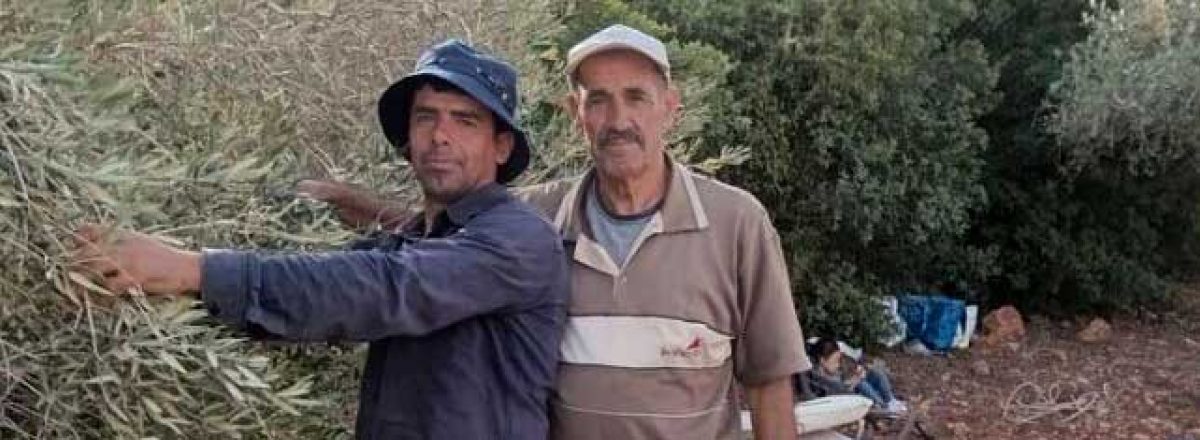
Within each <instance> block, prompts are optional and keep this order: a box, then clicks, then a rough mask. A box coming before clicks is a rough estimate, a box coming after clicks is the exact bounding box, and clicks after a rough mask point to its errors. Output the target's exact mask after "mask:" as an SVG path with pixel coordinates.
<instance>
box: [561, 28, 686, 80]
mask: <svg viewBox="0 0 1200 440" xmlns="http://www.w3.org/2000/svg"><path fill="white" fill-rule="evenodd" d="M614 49H629V50H632V51H635V52H637V53H640V54H642V55H645V56H646V58H649V59H650V61H653V62H654V64H656V65H658V67H659V69H660V70H662V74H663V78H664V79H666V80H667V82H670V81H671V63H670V62H669V61H668V60H667V47H666V46H664V45H663V43H662V41H659V40H658V39H657V38H654V37H652V36H650V35H648V34H646V33H645V32H642V31H639V30H637V29H634V28H631V27H629V26H625V25H623V24H614V25H612V26H609V27H607V28H604V30H602V31H600V32H596V33H594V34H592V35H591V36H590V37H587V38H585V39H584V40H583V41H580V42H579V44H576V45H575V47H572V48H571V50H570V51H567V78H568V79H569V80H570V81H571V83H572V84H574V82H575V69H577V68H579V64H580V63H582V62H583V60H584V59H587V57H590V56H592V55H595V54H597V53H600V52H604V51H609V50H614Z"/></svg>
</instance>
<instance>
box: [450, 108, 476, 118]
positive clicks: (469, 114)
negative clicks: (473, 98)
mask: <svg viewBox="0 0 1200 440" xmlns="http://www.w3.org/2000/svg"><path fill="white" fill-rule="evenodd" d="M450 116H453V117H455V118H464V119H483V113H480V112H479V110H450Z"/></svg>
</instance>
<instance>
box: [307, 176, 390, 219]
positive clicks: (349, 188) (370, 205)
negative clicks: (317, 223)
mask: <svg viewBox="0 0 1200 440" xmlns="http://www.w3.org/2000/svg"><path fill="white" fill-rule="evenodd" d="M296 194H297V195H299V196H301V197H307V198H310V199H313V200H318V201H322V202H325V203H328V204H330V205H333V207H334V208H336V209H337V213H338V217H339V218H341V220H342V222H343V223H345V224H346V225H347V226H349V227H351V228H354V229H365V228H367V227H368V226H371V225H373V224H376V223H378V224H380V225H383V227H384V228H392V227H394V226H396V225H397V224H398V223H400V222H401V221H403V220H404V218H405V217H406V216H407V214H408V212H407V211H406V210H404V209H402V208H401V207H398V206H394V205H391V204H389V203H388V202H387V201H386V200H385V199H384V198H383V197H380V196H378V195H375V194H372V193H371V192H370V191H367V190H366V189H363V188H360V187H357V186H354V185H351V184H348V183H344V182H337V181H333V180H320V179H305V180H301V181H300V182H299V183H297V184H296Z"/></svg>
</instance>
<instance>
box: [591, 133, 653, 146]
mask: <svg viewBox="0 0 1200 440" xmlns="http://www.w3.org/2000/svg"><path fill="white" fill-rule="evenodd" d="M597 140H598V141H599V142H597V144H599V145H600V146H601V147H607V146H609V145H613V144H616V143H618V142H628V143H633V144H637V145H642V137H641V136H639V135H638V134H637V132H635V131H633V130H614V129H605V130H603V131H601V132H600V136H599V137H598V139H597Z"/></svg>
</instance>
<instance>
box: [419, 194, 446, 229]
mask: <svg viewBox="0 0 1200 440" xmlns="http://www.w3.org/2000/svg"><path fill="white" fill-rule="evenodd" d="M445 210H446V205H445V204H444V203H441V202H436V201H433V200H430V199H429V198H428V197H426V198H425V231H424V232H425V235H429V234H432V233H433V226H434V224H435V223H436V221H437V216H438V215H439V214H441V213H442V212H443V211H445Z"/></svg>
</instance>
